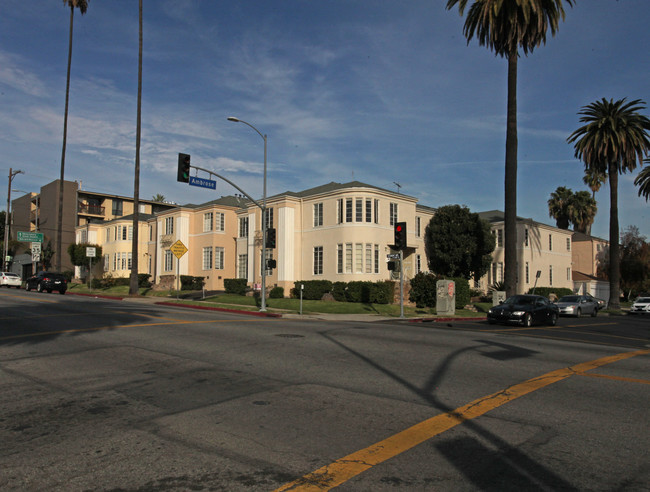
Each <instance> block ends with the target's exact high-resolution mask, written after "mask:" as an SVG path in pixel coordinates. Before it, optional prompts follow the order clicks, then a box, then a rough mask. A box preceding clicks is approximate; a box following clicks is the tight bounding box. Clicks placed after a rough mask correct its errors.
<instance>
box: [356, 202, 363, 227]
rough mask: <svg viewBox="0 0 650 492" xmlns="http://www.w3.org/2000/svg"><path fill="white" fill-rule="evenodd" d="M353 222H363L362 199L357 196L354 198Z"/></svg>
mask: <svg viewBox="0 0 650 492" xmlns="http://www.w3.org/2000/svg"><path fill="white" fill-rule="evenodd" d="M354 208H355V216H354V221H355V222H363V199H361V198H357V199H356V200H355V207H354Z"/></svg>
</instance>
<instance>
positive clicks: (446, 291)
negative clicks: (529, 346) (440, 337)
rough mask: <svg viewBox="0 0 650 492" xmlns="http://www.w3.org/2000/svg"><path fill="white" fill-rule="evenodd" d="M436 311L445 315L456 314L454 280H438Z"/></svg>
mask: <svg viewBox="0 0 650 492" xmlns="http://www.w3.org/2000/svg"><path fill="white" fill-rule="evenodd" d="M436 313H437V314H442V315H445V316H451V315H454V314H456V284H455V283H454V281H453V280H438V281H437V282H436Z"/></svg>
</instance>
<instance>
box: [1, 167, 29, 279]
mask: <svg viewBox="0 0 650 492" xmlns="http://www.w3.org/2000/svg"><path fill="white" fill-rule="evenodd" d="M16 174H24V173H23V171H20V170H18V171H14V170H13V169H12V168H9V187H8V188H7V212H6V213H5V245H4V246H5V247H4V253H5V255H4V258H3V259H2V264H3V265H4V270H5V271H7V269H8V267H9V262H8V261H7V255H8V254H9V215H10V212H11V208H10V207H11V182H12V181H13V179H14V177H15V176H16Z"/></svg>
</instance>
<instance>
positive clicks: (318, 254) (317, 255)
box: [313, 246, 323, 275]
mask: <svg viewBox="0 0 650 492" xmlns="http://www.w3.org/2000/svg"><path fill="white" fill-rule="evenodd" d="M313 267H314V269H313V272H314V275H323V247H322V246H314V264H313Z"/></svg>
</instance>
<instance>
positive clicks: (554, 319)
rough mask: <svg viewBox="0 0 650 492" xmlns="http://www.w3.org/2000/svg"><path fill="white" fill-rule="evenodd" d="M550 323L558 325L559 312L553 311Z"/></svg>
mask: <svg viewBox="0 0 650 492" xmlns="http://www.w3.org/2000/svg"><path fill="white" fill-rule="evenodd" d="M548 324H549V325H551V326H555V325H557V314H555V313H551V319H549V320H548Z"/></svg>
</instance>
